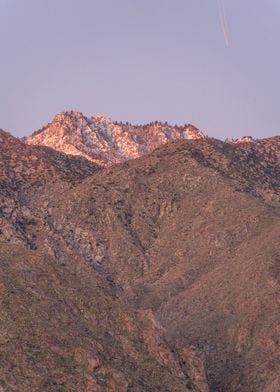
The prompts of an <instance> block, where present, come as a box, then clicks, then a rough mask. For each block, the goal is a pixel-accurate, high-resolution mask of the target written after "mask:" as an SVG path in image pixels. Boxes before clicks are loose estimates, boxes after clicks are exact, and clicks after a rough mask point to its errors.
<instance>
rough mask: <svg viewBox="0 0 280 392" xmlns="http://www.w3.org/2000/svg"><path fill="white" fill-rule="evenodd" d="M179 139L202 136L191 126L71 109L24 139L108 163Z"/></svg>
mask: <svg viewBox="0 0 280 392" xmlns="http://www.w3.org/2000/svg"><path fill="white" fill-rule="evenodd" d="M180 138H182V139H199V138H204V135H203V134H202V132H200V131H199V130H198V129H197V128H195V127H194V126H192V125H185V126H174V127H173V126H171V125H168V124H167V123H165V124H162V123H160V122H154V123H150V124H147V125H139V126H137V125H131V124H129V123H125V124H123V123H117V122H113V121H112V120H111V119H109V118H107V117H104V116H96V117H92V118H90V119H89V118H86V117H85V116H84V115H83V114H82V113H80V112H74V111H71V112H65V113H59V114H57V115H56V116H55V117H54V119H53V121H52V122H51V123H50V124H48V125H47V126H46V127H44V128H42V129H40V130H39V131H37V132H35V133H33V134H32V135H31V136H29V137H27V138H25V142H26V143H27V144H31V145H42V146H48V147H51V148H53V149H55V150H57V151H61V152H64V153H67V154H71V155H78V156H83V157H85V158H87V159H89V160H91V161H93V162H97V163H98V164H100V165H108V164H112V163H118V162H122V161H125V160H127V159H133V158H137V157H139V156H142V155H145V154H147V153H149V152H151V151H153V150H154V149H155V148H157V147H159V146H161V145H162V144H164V143H166V142H168V141H170V140H175V139H180Z"/></svg>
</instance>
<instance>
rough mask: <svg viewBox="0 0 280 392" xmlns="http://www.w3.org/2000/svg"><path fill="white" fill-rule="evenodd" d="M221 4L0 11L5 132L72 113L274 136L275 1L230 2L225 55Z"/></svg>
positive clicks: (22, 4) (155, 2)
mask: <svg viewBox="0 0 280 392" xmlns="http://www.w3.org/2000/svg"><path fill="white" fill-rule="evenodd" d="M219 1H220V3H221V0H219ZM219 1H218V0H0V56H1V57H0V70H1V72H0V128H2V129H5V130H7V131H10V132H11V133H13V134H14V135H24V134H28V133H31V132H32V131H34V130H36V129H38V128H41V127H42V126H43V125H45V124H46V123H48V122H49V121H50V120H51V119H52V118H53V116H54V115H55V114H56V113H57V112H61V111H64V110H71V109H73V110H79V111H82V112H83V113H84V114H85V115H87V116H91V115H96V114H103V115H107V116H109V117H111V118H112V119H113V120H118V121H119V120H123V121H127V120H128V121H130V122H132V123H145V122H150V121H152V120H162V121H165V120H167V121H168V122H170V123H173V124H175V123H177V124H184V123H189V122H190V123H193V124H194V125H196V126H198V127H199V128H200V129H201V130H203V131H204V132H205V133H206V134H208V135H211V136H214V137H218V138H225V137H228V136H232V137H238V136H242V135H248V134H249V135H253V136H255V137H266V136H272V135H276V134H279V133H280V132H279V130H280V107H279V103H280V99H279V98H280V97H279V95H280V76H279V72H280V42H279V39H280V1H279V0H224V5H225V8H226V14H227V19H228V26H229V27H228V28H229V47H227V46H226V41H225V40H224V36H223V31H222V26H223V25H222V23H221V20H220V19H219V7H218V3H219ZM220 11H221V10H220Z"/></svg>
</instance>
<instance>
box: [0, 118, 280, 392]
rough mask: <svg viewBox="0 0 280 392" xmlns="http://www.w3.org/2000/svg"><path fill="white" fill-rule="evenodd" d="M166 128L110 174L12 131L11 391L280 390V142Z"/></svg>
mask: <svg viewBox="0 0 280 392" xmlns="http://www.w3.org/2000/svg"><path fill="white" fill-rule="evenodd" d="M72 117H73V115H72V114H71V115H70V120H69V121H70V122H69V124H72V122H71V121H72V120H71V118H72ZM104 121H105V120H104ZM106 121H107V120H106ZM102 122H103V120H101V119H99V120H97V123H102ZM71 126H72V125H71ZM118 126H119V125H116V124H115V125H114V127H118ZM126 126H127V127H130V125H124V124H123V125H122V126H120V127H121V135H122V133H125V131H124V130H123V129H124V128H125V127H126ZM69 127H70V125H69ZM112 127H113V125H112ZM114 127H113V128H114ZM153 127H154V125H151V128H149V132H150V134H149V133H147V134H146V133H145V132H144V133H143V127H139V133H138V136H139V135H140V134H141V135H142V136H141V137H144V136H143V135H148V134H149V135H150V137H151V141H149V140H148V141H145V140H144V139H141V140H142V142H141V143H142V144H141V143H140V142H137V143H136V144H131V145H130V146H134V147H135V148H134V147H133V148H134V149H133V148H132V150H131V155H130V152H128V150H129V148H128V149H126V147H125V146H128V145H129V143H128V142H125V143H124V144H121V142H120V141H119V139H118V137H117V132H115V130H112V133H113V134H114V137H113V138H112V140H114V142H112V147H110V145H109V142H108V144H106V143H105V142H104V145H105V147H104V151H103V152H102V154H101V155H102V157H101V158H100V160H99V158H98V157H97V155H94V154H95V153H93V155H92V156H93V157H94V158H91V159H92V160H96V161H98V162H103V164H104V165H107V166H108V167H105V168H104V167H103V168H102V167H99V166H97V165H96V164H95V163H92V162H90V161H89V160H85V159H83V157H77V156H76V157H73V156H71V154H70V155H69V154H68V155H66V154H64V153H61V152H59V151H58V150H59V148H61V149H62V148H64V146H65V145H67V143H66V144H65V139H63V138H64V136H62V139H63V143H62V144H63V145H61V147H59V146H58V147H57V146H56V145H54V146H53V147H54V148H55V149H56V151H54V150H53V149H52V148H50V146H49V147H40V146H37V145H35V146H33V145H27V144H25V143H23V142H21V141H19V140H17V139H15V138H13V137H12V136H10V135H8V134H6V133H4V132H1V133H0V157H1V159H0V173H1V177H0V197H1V209H0V219H1V232H0V243H1V246H0V261H1V262H0V268H1V273H0V292H1V298H2V299H3V300H2V302H1V305H0V306H1V314H2V318H1V320H2V321H1V325H0V332H1V333H0V339H1V353H2V354H1V358H0V359H1V363H0V390H1V388H2V390H4V391H6V390H7V391H9V390H19V389H20V390H21V391H23V392H25V391H26V392H27V391H30V390H34V391H41V390H44V391H60V390H67V391H77V390H85V391H88V392H91V391H97V392H98V391H104V392H109V391H111V392H112V391H116V392H122V391H124V392H130V391H134V392H146V391H151V392H152V391H159V392H160V391H170V392H180V391H196V392H207V391H208V390H209V387H208V384H209V385H210V390H211V391H213V392H236V391H240V392H263V391H264V392H278V391H279V389H280V378H279V374H280V368H279V363H280V350H279V342H278V340H279V325H280V319H279V304H280V297H279V260H280V254H279V237H280V224H279V222H280V219H279V218H280V215H279V200H280V198H279V185H280V175H279V151H280V138H279V137H275V138H271V139H264V140H259V141H255V140H253V141H251V142H248V141H247V140H244V141H241V142H239V143H224V142H221V141H218V140H215V139H211V138H205V137H200V138H198V139H196V140H193V139H191V140H189V139H185V138H184V137H183V138H182V137H179V139H180V140H173V141H171V142H169V143H165V141H166V139H164V138H163V136H157V134H156V133H157V132H156V130H155V128H153ZM51 128H52V126H49V127H48V132H47V134H48V135H50V129H51ZM101 128H102V129H103V126H102V127H101ZM105 128H106V129H107V125H106V127H105ZM136 128H137V127H136ZM52 129H53V128H52ZM54 129H55V130H56V131H55V132H59V127H54ZM67 129H68V128H67ZM79 129H83V130H85V129H87V127H84V126H81V127H79ZM153 130H154V131H153ZM43 132H44V131H39V132H38V134H37V135H38V136H40V137H41V138H42V133H43ZM55 132H54V134H55ZM61 132H62V131H61ZM71 132H72V131H71ZM71 132H69V134H71ZM88 132H89V133H91V131H90V130H88ZM102 132H103V131H101V130H100V131H98V134H99V135H101V134H102ZM137 132H138V131H137ZM137 132H136V130H134V136H135V135H137ZM64 133H67V130H64V131H63V132H62V135H64ZM77 133H78V136H77V138H78V140H80V141H81V140H82V138H81V132H80V131H77ZM92 133H94V132H92ZM95 133H96V131H95ZM104 134H106V135H109V131H108V132H107V131H106V132H105V131H104ZM73 135H74V128H73ZM153 135H155V139H153ZM159 135H162V133H161V131H160V132H159ZM35 137H36V135H33V137H32V138H35ZM71 137H72V136H71ZM73 137H74V136H73ZM106 137H107V136H106ZM157 137H158V139H157ZM161 137H162V138H163V139H162V140H164V141H163V144H164V145H163V146H160V147H159V148H157V149H155V148H156V147H157V146H158V140H159V138H161ZM147 138H148V136H147ZM90 139H91V137H90ZM101 139H102V140H104V139H105V138H104V136H102V137H101V136H100V140H101ZM148 139H149V138H148ZM171 139H176V138H175V137H173V136H172V137H171ZM57 140H58V139H57ZM71 140H73V139H71ZM83 140H85V139H83ZM91 140H92V139H91ZM122 140H124V139H123V135H122ZM154 140H155V142H154ZM29 142H30V141H28V143H29ZM98 143H99V142H98ZM100 143H101V142H100ZM102 143H103V142H102ZM102 143H101V144H102ZM153 143H154V144H153ZM31 144H32V143H31ZM35 144H37V143H35ZM38 144H41V143H38ZM69 144H71V143H69ZM74 144H75V146H76V147H75V148H77V146H78V144H77V143H76V142H75V143H73V145H74ZM84 144H85V143H84ZM93 144H94V143H93ZM93 144H92V145H91V147H90V149H89V150H88V151H96V153H97V151H98V149H99V147H98V148H96V150H94V149H92V148H93V147H92V146H93ZM160 144H162V143H160ZM99 146H100V145H99ZM116 146H117V147H116ZM120 146H121V147H120ZM141 148H143V149H142V150H141ZM151 150H153V152H152V153H151V154H148V155H145V156H142V157H140V158H138V159H135V160H129V161H126V162H123V163H120V164H118V165H112V163H114V162H120V161H122V160H124V159H126V158H125V156H127V157H128V156H129V157H133V154H135V155H136V156H137V157H138V156H139V155H143V154H145V152H147V151H151ZM71 151H72V150H71ZM66 152H69V151H66ZM88 154H90V152H85V156H88ZM108 164H110V166H109V165H108Z"/></svg>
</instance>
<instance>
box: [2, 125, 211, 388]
mask: <svg viewBox="0 0 280 392" xmlns="http://www.w3.org/2000/svg"><path fill="white" fill-rule="evenodd" d="M0 136H1V143H0V147H1V148H0V156H1V160H0V162H1V182H0V191H1V210H0V212H1V232H0V269H1V273H0V291H1V304H0V308H1V322H0V341H1V354H0V390H1V391H22V392H29V391H38V392H39V391H40V392H41V391H67V392H68V391H73V392H74V391H75V392H76V391H88V392H93V391H96V392H103V391H104V392H113V391H115V392H122V391H123V392H126V391H134V392H140V391H141V392H142V391H150V392H153V391H170V392H172V391H174V390H175V391H178V392H180V391H182V392H183V391H197V392H207V391H208V386H207V380H206V375H205V372H204V367H203V363H202V362H201V360H200V359H199V357H198V356H197V354H196V353H195V352H194V351H193V350H192V349H190V348H188V347H187V346H184V347H183V346H179V347H177V348H176V347H175V346H174V345H173V346H171V345H170V344H168V343H167V341H166V339H165V336H164V330H163V329H162V327H161V326H160V324H159V323H158V322H157V321H156V320H155V318H154V316H153V314H152V313H151V312H150V311H148V310H144V311H142V310H140V311H135V310H133V309H131V308H130V307H128V306H127V305H126V304H125V303H123V302H122V301H121V300H120V298H119V297H120V292H121V290H122V289H121V287H120V285H119V284H118V283H117V282H115V281H114V279H113V276H112V275H111V274H110V272H109V271H107V269H106V266H100V265H97V264H94V263H88V261H87V260H86V259H85V258H84V257H83V255H82V254H80V253H79V252H78V251H76V250H74V249H71V248H70V247H69V246H68V245H67V244H66V243H65V241H63V239H62V238H61V237H60V236H58V235H57V234H56V233H55V232H54V230H53V229H52V213H51V211H50V210H51V209H52V208H57V207H59V208H61V210H62V209H63V208H64V206H62V205H61V206H58V205H57V204H56V202H54V200H55V199H56V196H57V197H59V198H60V199H61V196H62V193H63V195H64V197H65V199H64V202H66V203H68V201H67V197H68V196H67V195H69V196H70V195H71V192H72V190H74V189H78V186H79V184H81V182H82V179H83V178H84V176H85V175H88V170H89V169H92V173H95V172H96V169H97V168H96V166H95V165H92V168H90V165H91V164H90V163H89V162H84V161H83V160H80V159H79V158H75V157H74V158H73V160H72V158H71V157H70V156H67V157H65V156H64V154H61V156H59V153H57V152H51V151H50V150H43V151H42V150H41V149H39V150H38V149H37V148H33V147H29V146H27V145H25V144H24V143H22V142H19V141H18V140H16V139H14V138H13V137H11V136H10V135H8V134H6V133H4V132H2V131H1V135H0ZM70 160H72V161H71V162H70ZM59 162H61V165H59V164H58V163H59ZM73 166H76V167H77V170H74V173H73V172H72V169H71V168H73ZM59 168H61V170H59ZM78 168H79V170H78ZM97 172H98V171H97ZM78 173H80V174H81V175H80V177H79V176H78ZM56 192H58V193H56ZM49 195H52V197H51V199H47V198H48V197H49ZM52 198H54V199H52ZM71 198H72V196H70V199H71ZM70 199H69V202H70ZM48 200H49V201H50V202H51V206H49V204H48Z"/></svg>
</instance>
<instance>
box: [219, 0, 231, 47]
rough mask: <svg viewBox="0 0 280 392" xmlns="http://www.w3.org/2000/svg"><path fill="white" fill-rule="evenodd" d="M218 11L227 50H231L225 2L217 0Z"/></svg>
mask: <svg viewBox="0 0 280 392" xmlns="http://www.w3.org/2000/svg"><path fill="white" fill-rule="evenodd" d="M217 3H218V9H219V17H220V22H221V27H222V31H223V35H224V41H225V45H226V47H227V48H229V28H228V21H227V14H226V9H225V4H224V0H217Z"/></svg>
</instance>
